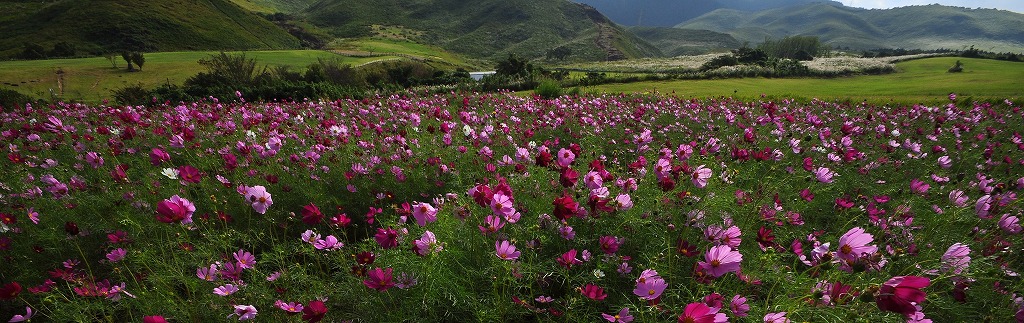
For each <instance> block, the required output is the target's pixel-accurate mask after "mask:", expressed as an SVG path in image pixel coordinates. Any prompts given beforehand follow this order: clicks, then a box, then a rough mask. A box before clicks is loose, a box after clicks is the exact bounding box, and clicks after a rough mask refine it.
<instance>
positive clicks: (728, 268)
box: [698, 245, 743, 278]
mask: <svg viewBox="0 0 1024 323" xmlns="http://www.w3.org/2000/svg"><path fill="white" fill-rule="evenodd" d="M741 261H743V255H741V254H740V252H739V251H736V250H732V248H731V247H729V246H726V245H721V246H714V247H711V250H708V252H707V253H706V254H704V261H701V262H699V263H698V265H699V266H700V268H702V269H704V272H705V273H708V274H709V275H711V276H714V277H716V278H717V277H721V276H722V275H725V274H726V273H729V272H739V271H740V262H741Z"/></svg>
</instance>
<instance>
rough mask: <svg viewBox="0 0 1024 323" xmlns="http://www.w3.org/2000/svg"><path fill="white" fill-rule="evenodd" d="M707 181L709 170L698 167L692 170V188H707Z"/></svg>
mask: <svg viewBox="0 0 1024 323" xmlns="http://www.w3.org/2000/svg"><path fill="white" fill-rule="evenodd" d="M708 179H711V169H710V168H707V167H704V165H700V166H697V168H696V169H694V170H693V174H692V175H691V180H692V182H693V186H696V187H697V188H704V187H705V186H708Z"/></svg>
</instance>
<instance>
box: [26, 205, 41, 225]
mask: <svg viewBox="0 0 1024 323" xmlns="http://www.w3.org/2000/svg"><path fill="white" fill-rule="evenodd" d="M28 219H29V220H30V221H32V224H39V212H36V208H34V207H29V208H28Z"/></svg>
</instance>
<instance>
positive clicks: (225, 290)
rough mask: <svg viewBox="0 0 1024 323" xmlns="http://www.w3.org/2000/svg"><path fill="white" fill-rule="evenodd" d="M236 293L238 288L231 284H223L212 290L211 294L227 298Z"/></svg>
mask: <svg viewBox="0 0 1024 323" xmlns="http://www.w3.org/2000/svg"><path fill="white" fill-rule="evenodd" d="M237 291H238V287H237V286H235V285H232V284H225V285H224V286H218V287H217V288H214V289H213V293H214V294H217V295H220V296H228V295H231V294H234V293H235V292H237Z"/></svg>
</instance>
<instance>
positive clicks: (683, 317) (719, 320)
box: [679, 247, 729, 323]
mask: <svg viewBox="0 0 1024 323" xmlns="http://www.w3.org/2000/svg"><path fill="white" fill-rule="evenodd" d="M726 248H728V247H726ZM725 322H729V317H728V316H726V315H725V313H718V309H717V308H711V307H708V306H707V305H704V303H699V302H698V303H690V304H688V305H686V309H684V310H683V314H680V315H679V323H725Z"/></svg>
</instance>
